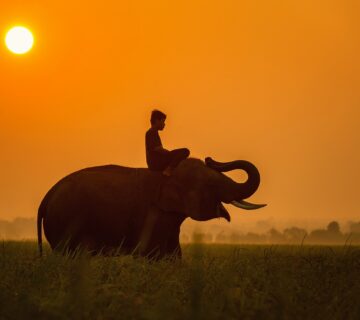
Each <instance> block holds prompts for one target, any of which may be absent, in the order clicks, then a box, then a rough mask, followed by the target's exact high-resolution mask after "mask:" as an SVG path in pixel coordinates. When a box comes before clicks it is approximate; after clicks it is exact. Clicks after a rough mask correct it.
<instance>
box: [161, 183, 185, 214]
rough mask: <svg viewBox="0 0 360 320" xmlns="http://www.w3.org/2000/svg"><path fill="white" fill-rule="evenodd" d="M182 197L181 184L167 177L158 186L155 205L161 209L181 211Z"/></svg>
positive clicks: (182, 209) (182, 207) (182, 205)
mask: <svg viewBox="0 0 360 320" xmlns="http://www.w3.org/2000/svg"><path fill="white" fill-rule="evenodd" d="M183 197H184V191H183V188H182V186H181V185H180V184H179V183H177V182H176V181H174V180H173V179H171V177H169V178H167V179H166V180H165V181H163V183H162V184H161V186H160V192H159V198H158V200H157V201H158V203H157V205H158V207H159V208H160V209H161V210H163V211H167V212H178V213H183V212H184V203H183Z"/></svg>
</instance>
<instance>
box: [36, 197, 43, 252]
mask: <svg viewBox="0 0 360 320" xmlns="http://www.w3.org/2000/svg"><path fill="white" fill-rule="evenodd" d="M43 209H44V201H42V202H41V204H40V207H39V210H38V216H37V236H38V247H39V253H40V257H41V256H42V253H43V248H42V220H43V211H44V210H43Z"/></svg>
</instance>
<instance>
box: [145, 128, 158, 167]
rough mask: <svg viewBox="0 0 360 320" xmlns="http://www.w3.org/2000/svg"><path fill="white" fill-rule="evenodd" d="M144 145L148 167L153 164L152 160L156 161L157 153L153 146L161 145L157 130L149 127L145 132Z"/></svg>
mask: <svg viewBox="0 0 360 320" xmlns="http://www.w3.org/2000/svg"><path fill="white" fill-rule="evenodd" d="M145 146H146V162H147V164H148V166H149V168H150V167H152V166H153V164H154V162H156V161H157V158H158V154H159V153H158V152H157V151H155V148H157V147H162V143H161V139H160V136H159V132H158V130H155V129H153V128H150V129H149V130H148V131H147V132H146V135H145Z"/></svg>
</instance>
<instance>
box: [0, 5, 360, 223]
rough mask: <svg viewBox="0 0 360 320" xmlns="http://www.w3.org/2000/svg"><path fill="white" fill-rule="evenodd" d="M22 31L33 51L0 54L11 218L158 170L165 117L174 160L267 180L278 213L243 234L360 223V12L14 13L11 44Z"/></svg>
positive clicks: (75, 8) (260, 8) (112, 9)
mask: <svg viewBox="0 0 360 320" xmlns="http://www.w3.org/2000/svg"><path fill="white" fill-rule="evenodd" d="M24 3H25V4H24ZM16 24H22V25H26V26H28V27H30V28H31V29H32V31H33V33H34V35H35V46H34V49H33V50H32V52H31V53H29V54H27V55H24V56H16V55H13V54H11V53H10V52H9V51H7V50H6V48H5V47H4V44H3V40H1V47H0V119H1V126H0V145H1V158H0V177H1V178H0V200H1V201H0V218H13V217H15V216H24V217H32V216H35V215H36V212H37V207H38V205H39V203H40V201H41V199H42V197H43V196H44V194H45V193H46V191H47V190H48V189H49V188H50V187H51V186H52V185H53V184H54V183H55V182H56V181H57V180H59V179H60V178H61V177H63V176H64V175H66V174H68V173H70V172H72V171H74V170H77V169H80V168H83V167H87V166H94V165H100V164H108V163H117V164H122V165H128V166H145V154H144V133H145V131H146V129H147V127H148V125H149V119H148V118H149V113H150V111H151V109H152V108H153V106H157V107H159V108H160V109H161V110H163V111H164V112H165V113H167V114H168V120H167V128H166V130H165V131H164V132H163V133H162V139H163V143H164V145H165V147H167V148H176V147H183V146H187V147H189V148H190V150H191V152H192V156H194V157H200V158H204V157H205V156H212V157H214V158H215V159H217V160H219V161H230V160H235V159H247V160H250V161H251V162H253V163H255V164H256V165H257V166H258V168H259V170H260V172H261V175H262V183H261V185H260V189H259V191H258V192H257V193H256V195H254V196H253V198H252V200H253V201H254V202H265V203H268V204H269V205H268V207H267V208H265V209H261V210H258V211H257V212H241V211H240V210H238V209H237V210H236V209H231V213H232V217H233V221H235V223H238V222H239V223H242V222H244V223H245V222H247V221H249V220H251V219H255V220H266V219H270V218H273V219H275V220H278V219H279V220H286V221H308V222H309V223H312V222H314V223H315V222H316V221H318V220H321V219H322V220H330V219H338V220H340V221H346V220H349V219H352V220H359V219H360V207H359V183H360V131H359V130H360V110H359V108H360V59H359V57H360V32H359V31H360V4H359V1H357V0H353V1H351V0H336V1H335V0H326V1H320V0H319V1H310V0H304V1H280V0H276V1H265V0H263V1H253V0H247V1H237V0H233V1H230V0H225V1H211V0H210V1H209V0H206V1H203V0H201V1H200V0H196V1H194V0H192V1H184V0H183V1H159V0H151V1H136V2H134V1H98V4H95V1H68V0H63V1H45V0H37V1H25V2H24V1H23V0H21V1H19V0H16V1H15V0H12V1H6V4H5V3H3V2H2V3H1V5H0V33H1V36H2V39H3V38H4V35H5V32H6V31H7V30H8V28H10V27H11V26H13V25H16ZM232 176H233V177H237V178H239V177H241V174H240V173H236V174H233V175H232Z"/></svg>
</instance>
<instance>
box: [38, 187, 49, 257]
mask: <svg viewBox="0 0 360 320" xmlns="http://www.w3.org/2000/svg"><path fill="white" fill-rule="evenodd" d="M49 194H50V192H48V193H47V194H46V195H45V197H44V199H43V200H42V201H41V203H40V206H39V209H38V216H37V236H38V247H39V253H40V257H41V256H42V253H43V248H42V225H43V219H44V215H45V212H46V206H47V203H48V199H49Z"/></svg>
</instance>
